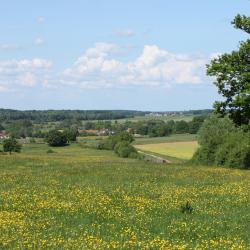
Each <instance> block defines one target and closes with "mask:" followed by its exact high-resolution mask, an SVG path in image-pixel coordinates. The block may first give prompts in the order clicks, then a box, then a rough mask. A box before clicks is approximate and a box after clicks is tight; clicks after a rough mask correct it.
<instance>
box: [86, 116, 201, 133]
mask: <svg viewBox="0 0 250 250" xmlns="http://www.w3.org/2000/svg"><path fill="white" fill-rule="evenodd" d="M204 119H205V116H195V117H194V118H193V120H192V121H190V122H187V121H184V120H181V121H174V120H170V121H168V122H164V121H163V120H160V119H157V120H156V119H155V120H142V121H138V122H133V121H126V122H124V123H118V122H115V123H112V122H111V121H98V122H94V121H92V122H91V121H87V122H85V124H84V128H85V129H108V130H109V131H113V132H116V133H117V132H121V131H125V130H127V129H130V130H131V131H132V132H133V133H137V134H140V135H148V136H151V137H159V136H168V135H170V134H185V133H190V134H196V133H197V132H198V130H199V128H200V127H201V125H202V123H203V122H204Z"/></svg>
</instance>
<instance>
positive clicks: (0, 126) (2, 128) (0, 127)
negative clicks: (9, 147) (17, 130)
mask: <svg viewBox="0 0 250 250" xmlns="http://www.w3.org/2000/svg"><path fill="white" fill-rule="evenodd" d="M4 129H5V128H4V126H3V125H2V124H1V123H0V131H2V130H4Z"/></svg>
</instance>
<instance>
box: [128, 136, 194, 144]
mask: <svg viewBox="0 0 250 250" xmlns="http://www.w3.org/2000/svg"><path fill="white" fill-rule="evenodd" d="M184 141H197V135H196V134H172V135H169V136H164V137H139V138H135V141H134V142H133V144H135V145H144V144H154V143H164V142H184Z"/></svg>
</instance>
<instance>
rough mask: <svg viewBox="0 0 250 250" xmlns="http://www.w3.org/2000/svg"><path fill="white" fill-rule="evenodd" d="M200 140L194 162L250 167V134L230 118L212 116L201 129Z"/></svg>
mask: <svg viewBox="0 0 250 250" xmlns="http://www.w3.org/2000/svg"><path fill="white" fill-rule="evenodd" d="M198 141H199V144H200V148H199V149H198V150H197V151H196V153H195V154H194V156H193V159H192V161H193V162H194V163H198V164H205V165H218V166H229V167H236V168H250V160H249V159H250V135H249V133H246V132H244V131H243V130H241V129H239V128H236V127H235V126H234V124H233V122H232V121H231V120H230V119H229V118H227V117H225V118H219V117H218V116H215V115H212V116H210V117H209V118H208V119H207V120H205V122H204V123H203V126H202V127H201V129H200V131H199V135H198Z"/></svg>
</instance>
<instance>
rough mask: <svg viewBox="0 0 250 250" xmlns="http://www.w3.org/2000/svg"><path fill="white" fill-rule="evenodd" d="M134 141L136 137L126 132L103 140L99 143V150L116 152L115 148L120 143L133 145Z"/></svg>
mask: <svg viewBox="0 0 250 250" xmlns="http://www.w3.org/2000/svg"><path fill="white" fill-rule="evenodd" d="M133 141H134V137H133V136H132V135H131V134H129V133H128V132H126V131H123V132H120V133H118V134H116V135H111V136H109V137H108V139H105V140H101V141H100V142H99V143H98V146H97V148H98V149H106V150H114V148H115V146H116V144H117V143H119V142H127V143H131V142H133Z"/></svg>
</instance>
